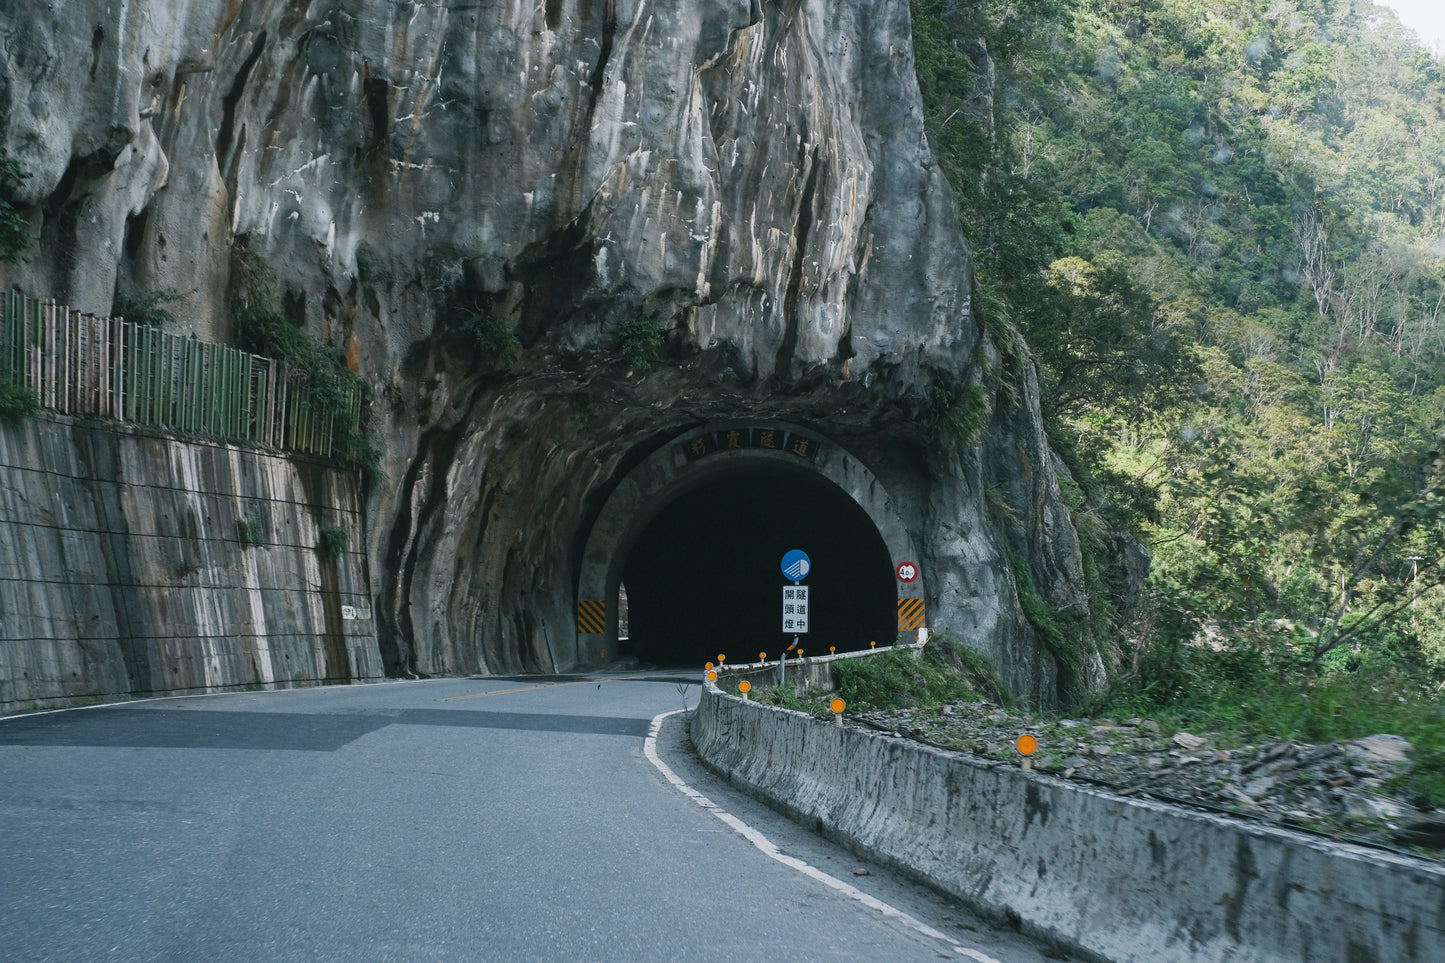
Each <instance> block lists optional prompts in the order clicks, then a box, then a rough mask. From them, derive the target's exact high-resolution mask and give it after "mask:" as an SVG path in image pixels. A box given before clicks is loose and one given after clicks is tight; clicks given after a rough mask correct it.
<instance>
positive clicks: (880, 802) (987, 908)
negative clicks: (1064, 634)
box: [692, 687, 1445, 963]
mask: <svg viewBox="0 0 1445 963" xmlns="http://www.w3.org/2000/svg"><path fill="white" fill-rule="evenodd" d="M692 739H693V742H694V743H696V745H697V749H698V752H699V753H700V754H701V756H702V757H703V759H705V760H706V761H708V762H709V763H710V764H711V765H712V766H714V767H716V768H717V769H719V770H720V771H722V772H724V773H726V774H728V775H729V776H730V777H731V778H732V779H733V780H734V781H735V782H737V783H739V784H740V785H743V786H745V787H747V788H749V789H750V790H751V791H753V792H755V793H757V794H758V795H760V796H762V797H764V798H766V799H768V800H770V801H772V802H773V803H774V804H776V805H778V806H779V807H780V808H782V809H784V810H786V811H789V812H791V813H793V814H794V815H796V816H798V817H800V818H802V819H803V820H804V821H815V822H816V823H817V825H819V827H820V828H821V829H823V830H824V831H825V832H827V833H829V834H830V835H833V836H835V837H837V838H840V839H842V840H844V841H846V842H848V843H850V844H851V845H853V846H855V847H857V848H858V849H859V850H860V851H862V852H865V853H867V854H868V855H870V856H872V857H874V858H877V859H879V860H881V861H883V862H886V863H891V864H893V865H896V866H899V867H902V868H904V869H906V870H908V871H909V872H911V873H912V874H914V875H916V876H918V877H920V878H922V879H924V880H925V881H927V882H929V883H930V884H932V885H934V886H936V887H938V888H939V889H941V890H943V891H944V892H947V893H950V894H952V895H954V896H957V897H958V898H960V899H962V900H964V901H965V902H967V903H969V904H970V905H973V906H975V907H976V908H978V909H980V910H982V911H983V912H985V913H989V914H991V915H995V916H997V917H1001V918H1006V919H1010V920H1014V919H1016V920H1017V921H1019V922H1020V923H1021V924H1022V925H1023V926H1024V927H1025V928H1026V929H1029V930H1031V931H1034V932H1037V933H1039V934H1041V935H1045V936H1048V937H1051V938H1053V939H1056V940H1058V941H1059V942H1061V943H1063V944H1065V945H1068V946H1071V947H1073V948H1075V949H1076V950H1081V951H1083V952H1085V953H1086V954H1094V955H1096V956H1097V957H1099V958H1103V959H1108V960H1115V961H1120V963H1146V961H1147V963H1164V961H1173V960H1178V961H1191V963H1201V961H1202V963H1214V961H1217V963H1226V961H1228V963H1248V961H1299V963H1329V961H1339V963H1405V961H1419V963H1426V961H1429V963H1440V961H1441V960H1445V868H1442V867H1439V866H1436V865H1434V864H1431V863H1427V862H1425V861H1423V860H1414V859H1410V858H1407V857H1400V856H1394V855H1392V854H1390V853H1386V852H1379V851H1375V850H1369V849H1365V848H1361V847H1355V846H1349V845H1342V844H1333V843H1330V842H1328V841H1325V840H1320V839H1316V838H1313V837H1310V836H1306V835H1303V834H1297V833H1291V832H1287V831H1283V830H1276V829H1272V828H1269V827H1261V826H1253V825H1249V824H1246V823H1242V822H1239V821H1236V820H1231V819H1227V818H1224V817H1219V816H1213V815H1209V814H1204V813H1195V812H1191V811H1188V810H1184V809H1178V808H1174V807H1169V806H1164V805H1162V804H1158V803H1154V802H1150V801H1147V800H1132V799H1128V798H1121V797H1118V796H1114V795H1110V794H1107V793H1102V792H1097V791H1094V790H1090V789H1087V788H1082V787H1080V786H1077V785H1074V784H1070V783H1067V782H1065V781H1063V780H1060V779H1057V778H1053V777H1049V776H1044V775H1039V774H1036V773H1030V774H1024V773H1023V772H1021V771H1020V770H1018V769H1016V768H1012V767H1009V766H1006V765H1000V764H989V763H984V762H980V761H979V760H976V759H973V758H971V757H967V756H963V755H960V754H957V753H951V752H945V751H942V750H936V749H931V748H929V747H927V746H921V745H918V744H915V743H911V742H907V741H905V740H902V739H897V738H891V737H888V736H884V735H882V734H881V733H876V732H873V731H870V730H864V729H860V728H853V727H850V726H836V725H833V724H831V723H828V722H820V721H818V720H816V719H813V718H811V717H809V716H807V715H804V714H802V713H798V712H790V711H787V710H783V709H776V708H771V707H767V706H760V705H758V704H756V703H752V702H745V701H743V700H742V699H739V698H736V697H734V696H728V695H723V694H721V693H720V692H719V691H718V690H717V689H716V687H705V691H704V693H703V696H702V699H701V701H700V703H699V705H698V708H697V711H696V712H695V714H694V716H693V719H692Z"/></svg>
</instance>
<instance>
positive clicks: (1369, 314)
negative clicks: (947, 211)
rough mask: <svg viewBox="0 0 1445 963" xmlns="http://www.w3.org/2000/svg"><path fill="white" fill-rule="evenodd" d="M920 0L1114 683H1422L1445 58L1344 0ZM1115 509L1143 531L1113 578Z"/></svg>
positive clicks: (1444, 396) (1442, 382) (986, 291)
mask: <svg viewBox="0 0 1445 963" xmlns="http://www.w3.org/2000/svg"><path fill="white" fill-rule="evenodd" d="M913 17H914V41H915V49H916V53H917V60H918V76H919V83H920V86H921V88H922V90H923V94H924V101H925V109H926V113H927V123H928V132H929V137H930V140H931V145H932V147H933V149H934V151H935V154H936V155H937V156H938V158H939V162H940V164H941V165H942V166H943V168H944V169H945V171H946V173H947V175H948V177H949V179H950V181H951V183H952V184H953V187H954V189H955V193H956V195H957V197H958V203H959V208H960V216H961V218H962V222H963V225H964V230H965V232H966V234H967V236H968V239H969V242H970V244H971V246H972V249H973V254H974V257H975V259H976V262H977V271H978V282H977V283H978V290H977V292H976V296H977V297H976V300H977V310H978V314H979V316H980V320H981V322H982V323H983V325H984V327H985V329H991V330H992V331H993V332H994V337H995V341H996V342H1000V341H1007V339H1008V337H1010V336H1012V335H1013V334H1015V333H1016V334H1018V335H1021V336H1022V338H1023V339H1024V340H1025V341H1026V342H1027V344H1028V347H1029V352H1030V354H1031V355H1032V357H1033V359H1034V360H1035V362H1036V363H1037V365H1038V368H1039V374H1040V381H1041V384H1042V391H1043V400H1044V406H1045V409H1046V412H1045V413H1046V416H1047V418H1048V421H1049V425H1050V432H1051V435H1052V436H1053V439H1054V442H1055V444H1056V446H1057V447H1058V448H1059V449H1060V450H1061V451H1062V452H1063V453H1064V460H1065V461H1066V463H1067V464H1068V468H1069V471H1068V472H1067V476H1066V477H1065V478H1063V479H1062V480H1061V482H1062V484H1064V486H1065V489H1066V492H1071V493H1072V496H1073V498H1072V501H1073V510H1074V516H1075V521H1076V523H1077V524H1078V527H1079V529H1080V531H1081V533H1083V535H1084V536H1085V543H1086V554H1087V555H1089V556H1090V557H1089V558H1087V559H1086V563H1088V564H1087V565H1086V567H1088V568H1089V569H1090V571H1091V572H1093V573H1095V576H1094V577H1095V580H1096V589H1097V591H1096V597H1097V598H1099V599H1100V600H1101V602H1102V603H1103V607H1104V608H1105V609H1106V612H1105V615H1106V616H1108V615H1109V614H1110V613H1109V612H1108V611H1107V609H1108V608H1109V602H1110V600H1111V599H1112V600H1113V606H1114V607H1113V612H1114V613H1115V614H1116V615H1117V614H1120V613H1122V612H1123V611H1124V610H1125V609H1126V608H1127V609H1128V612H1129V615H1128V617H1127V618H1122V617H1116V618H1115V619H1114V622H1113V624H1112V625H1111V626H1110V627H1109V629H1108V631H1109V632H1110V634H1112V635H1113V636H1114V637H1115V654H1116V655H1117V658H1118V660H1119V665H1118V674H1119V676H1120V677H1121V679H1123V680H1124V681H1123V685H1124V687H1125V689H1124V690H1121V691H1120V692H1118V693H1116V694H1115V698H1123V699H1124V700H1125V701H1127V702H1129V703H1130V704H1131V705H1140V704H1147V705H1151V706H1154V707H1158V706H1161V705H1167V704H1169V703H1171V702H1175V703H1180V702H1182V703H1202V702H1205V701H1209V700H1211V699H1212V700H1214V701H1215V702H1216V703H1217V702H1218V701H1219V700H1220V699H1226V700H1227V699H1228V698H1231V697H1232V694H1233V693H1235V692H1236V690H1238V689H1240V688H1241V687H1249V686H1254V687H1256V688H1269V687H1274V686H1277V685H1279V684H1281V683H1282V684H1283V685H1282V686H1280V687H1281V688H1283V689H1287V690H1290V691H1293V692H1296V693H1298V692H1302V691H1308V690H1309V689H1310V688H1311V687H1314V686H1321V685H1324V684H1325V682H1327V681H1328V680H1335V681H1336V682H1337V683H1340V684H1341V685H1343V686H1346V687H1351V688H1353V689H1354V690H1356V691H1358V690H1360V689H1361V688H1362V683H1368V685H1369V687H1372V688H1374V689H1377V690H1378V689H1380V687H1382V686H1383V687H1384V690H1385V691H1388V692H1390V693H1393V694H1394V697H1395V698H1399V697H1400V695H1401V694H1402V693H1403V694H1404V695H1405V696H1417V697H1418V696H1424V698H1425V701H1432V700H1433V701H1438V698H1439V691H1440V684H1441V682H1442V680H1445V587H1442V581H1445V570H1442V553H1445V538H1442V535H1445V525H1442V521H1445V500H1442V495H1445V492H1442V488H1441V484H1442V480H1445V471H1442V468H1445V461H1442V457H1441V454H1440V449H1439V448H1438V447H1437V446H1439V445H1440V444H1441V440H1440V439H1441V434H1442V431H1445V62H1442V61H1440V60H1437V59H1435V58H1433V57H1432V56H1431V54H1430V53H1429V52H1428V51H1427V50H1426V49H1424V48H1423V47H1422V46H1421V45H1420V44H1419V43H1418V41H1417V38H1415V37H1414V36H1413V35H1412V34H1410V33H1409V32H1408V31H1407V30H1405V28H1403V27H1402V26H1401V25H1400V23H1399V22H1398V21H1397V20H1396V19H1395V17H1394V14H1393V13H1392V12H1391V11H1389V10H1388V9H1386V8H1383V7H1378V6H1376V5H1374V4H1372V3H1370V2H1368V0H1004V2H992V0H987V2H986V0H915V2H914V3H913ZM1120 530H1127V531H1131V532H1132V533H1133V534H1134V535H1135V537H1137V538H1138V539H1139V540H1140V542H1141V543H1142V544H1143V545H1144V546H1145V548H1146V549H1147V551H1148V553H1149V555H1150V557H1151V564H1150V567H1149V576H1148V582H1147V586H1146V588H1145V590H1144V593H1143V595H1142V597H1141V598H1140V599H1139V600H1138V601H1137V603H1136V604H1132V605H1129V606H1126V605H1125V604H1124V599H1123V598H1122V594H1123V587H1122V585H1121V582H1120V580H1119V578H1118V576H1117V574H1116V575H1114V576H1111V575H1110V571H1109V568H1110V566H1109V561H1110V559H1109V556H1110V554H1111V553H1112V552H1113V549H1111V548H1110V545H1111V544H1113V543H1112V542H1111V541H1110V538H1109V533H1111V532H1117V531H1120ZM1131 601H1132V600H1131ZM1043 621H1047V619H1046V618H1045V619H1043ZM1041 628H1045V629H1048V630H1050V631H1058V629H1059V627H1058V626H1047V625H1045V626H1041ZM1322 680H1323V681H1322ZM1125 690H1126V691H1125Z"/></svg>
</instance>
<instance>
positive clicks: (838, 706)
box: [828, 699, 848, 726]
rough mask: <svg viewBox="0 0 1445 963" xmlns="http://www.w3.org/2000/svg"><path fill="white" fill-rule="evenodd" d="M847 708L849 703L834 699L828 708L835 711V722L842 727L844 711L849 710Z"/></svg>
mask: <svg viewBox="0 0 1445 963" xmlns="http://www.w3.org/2000/svg"><path fill="white" fill-rule="evenodd" d="M847 706H848V703H846V702H844V701H843V700H842V699H834V700H833V701H832V702H830V703H828V708H830V709H832V710H833V721H834V722H836V723H837V724H838V725H840V726H841V725H842V724H843V710H844V709H845V708H847Z"/></svg>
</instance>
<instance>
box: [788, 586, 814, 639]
mask: <svg viewBox="0 0 1445 963" xmlns="http://www.w3.org/2000/svg"><path fill="white" fill-rule="evenodd" d="M783 631H784V632H788V633H792V634H802V633H804V632H806V631H808V586H806V585H784V586H783Z"/></svg>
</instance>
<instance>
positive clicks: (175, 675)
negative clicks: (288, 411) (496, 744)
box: [0, 414, 382, 712]
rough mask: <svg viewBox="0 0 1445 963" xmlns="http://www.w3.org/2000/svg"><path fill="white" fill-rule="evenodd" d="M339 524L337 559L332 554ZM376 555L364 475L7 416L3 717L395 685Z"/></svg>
mask: <svg viewBox="0 0 1445 963" xmlns="http://www.w3.org/2000/svg"><path fill="white" fill-rule="evenodd" d="M327 528H339V529H343V530H345V532H346V533H347V543H346V550H345V551H343V552H342V553H341V554H340V555H339V556H336V557H323V555H324V553H322V552H320V551H318V545H319V543H320V541H321V532H322V530H323V529H327ZM364 548H365V531H364V528H363V517H362V512H361V506H360V504H359V496H358V492H357V485H356V479H355V478H354V477H353V476H352V475H351V474H349V473H345V472H339V471H336V470H334V469H331V468H329V467H327V466H324V465H321V464H318V463H315V462H309V461H304V460H300V459H293V458H287V457H284V456H281V455H278V454H275V453H268V452H262V451H257V450H250V449H244V448H238V447H234V446H228V445H220V444H206V443H198V442H189V441H187V442H183V441H178V440H175V439H172V438H167V437H163V436H158V435H152V434H142V433H138V432H135V431H131V430H127V429H124V428H119V427H117V426H112V425H104V426H102V425H95V424H90V423H86V422H81V421H76V420H72V419H68V418H64V417H61V416H58V415H51V414H42V415H40V416H39V417H36V418H32V419H25V420H23V421H19V422H16V421H0V712H13V711H18V710H24V709H32V708H47V707H53V706H61V705H74V704H77V703H83V702H87V701H99V700H106V699H114V698H120V697H125V696H132V695H148V694H155V693H175V692H195V691H208V690H215V689H224V688H234V687H272V686H291V685H306V684H315V683H321V682H346V681H358V680H366V679H379V678H380V677H381V675H382V666H381V659H380V655H379V652H378V650H377V644H376V633H375V630H374V628H373V623H372V621H371V601H370V593H369V589H368V584H367V578H366V560H365V556H364V554H363V552H364Z"/></svg>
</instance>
